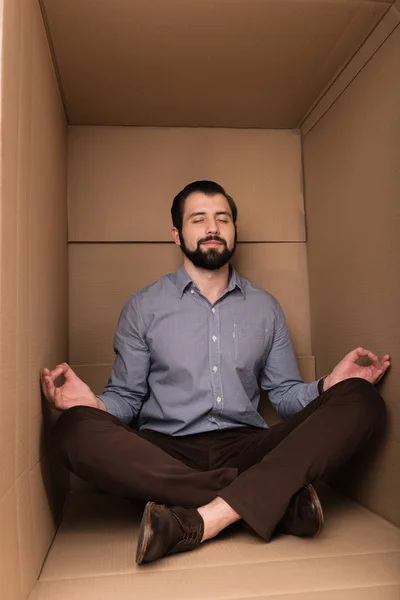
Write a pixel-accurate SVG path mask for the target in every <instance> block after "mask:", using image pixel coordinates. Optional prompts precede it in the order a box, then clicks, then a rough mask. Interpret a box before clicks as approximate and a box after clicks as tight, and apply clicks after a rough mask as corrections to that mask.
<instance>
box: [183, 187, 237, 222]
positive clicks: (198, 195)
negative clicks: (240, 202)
mask: <svg viewBox="0 0 400 600" xmlns="http://www.w3.org/2000/svg"><path fill="white" fill-rule="evenodd" d="M220 211H228V212H229V214H230V215H232V211H231V209H230V206H229V203H228V200H227V199H226V198H225V196H223V195H222V194H215V195H213V196H206V194H203V193H202V192H193V193H192V194H190V196H188V197H187V198H186V200H185V206H184V211H183V216H184V217H189V216H190V215H191V214H192V213H194V212H205V213H211V214H213V213H216V212H220Z"/></svg>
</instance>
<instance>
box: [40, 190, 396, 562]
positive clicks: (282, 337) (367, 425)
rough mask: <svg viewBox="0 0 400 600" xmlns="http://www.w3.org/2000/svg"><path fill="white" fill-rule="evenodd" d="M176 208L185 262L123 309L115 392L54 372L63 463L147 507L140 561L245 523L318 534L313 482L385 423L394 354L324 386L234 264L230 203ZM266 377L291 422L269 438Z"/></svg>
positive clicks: (344, 366) (344, 367)
mask: <svg viewBox="0 0 400 600" xmlns="http://www.w3.org/2000/svg"><path fill="white" fill-rule="evenodd" d="M171 213H172V220H173V228H172V235H173V239H174V241H175V243H176V244H177V245H178V246H180V247H181V249H182V252H183V255H184V256H183V265H182V266H181V267H180V269H179V270H178V271H177V272H176V273H173V274H169V275H166V276H165V277H163V278H162V279H160V280H159V281H157V282H156V283H154V284H152V285H150V286H148V287H147V288H145V289H143V290H141V291H139V292H138V293H136V294H134V295H133V296H132V297H131V298H130V299H129V300H128V301H127V303H126V304H125V306H124V308H123V310H122V313H121V316H120V319H119V323H118V328H117V332H116V335H115V342H114V349H115V353H116V358H115V362H114V365H113V370H112V374H111V378H110V380H109V383H108V385H107V386H106V388H105V390H104V392H103V394H102V395H100V396H98V397H97V396H95V395H94V394H93V392H92V391H91V390H90V389H89V387H88V386H87V385H86V384H84V382H83V381H81V380H80V379H79V378H78V377H77V376H76V375H75V373H74V372H73V371H72V369H71V368H70V367H69V366H68V365H66V364H62V365H58V366H57V367H56V368H55V369H54V370H53V371H50V370H49V369H44V370H43V374H42V382H43V391H44V393H45V395H46V397H47V398H48V400H49V401H50V403H51V404H52V405H53V406H54V407H55V408H57V409H60V410H64V411H65V412H64V414H63V415H61V417H60V419H59V420H58V422H57V424H56V426H55V428H54V435H53V439H54V446H55V449H56V452H57V453H58V455H59V456H60V458H61V460H62V461H63V463H64V464H65V465H66V466H67V467H68V468H69V469H71V470H72V471H73V472H75V473H77V474H78V475H79V476H81V477H83V478H84V479H88V480H91V481H93V482H94V483H96V484H97V485H98V486H99V487H100V488H103V489H105V490H108V491H110V492H113V493H116V494H120V495H123V496H126V497H129V498H133V499H141V500H145V501H148V502H147V505H146V508H145V511H144V514H143V519H142V523H141V527H140V532H139V541H138V547H137V556H136V560H137V562H138V564H141V563H143V562H150V561H153V560H157V559H158V558H161V557H162V556H165V555H167V554H172V553H175V552H180V551H184V550H192V549H194V548H196V547H197V546H199V544H201V543H202V542H204V541H206V540H208V539H211V538H213V537H215V536H216V535H217V534H218V533H219V532H220V531H221V530H222V529H224V528H225V527H227V526H229V525H230V524H232V523H234V522H235V521H237V520H239V519H243V520H244V521H245V522H246V523H247V524H248V525H249V526H250V527H251V528H252V529H253V530H254V531H255V532H257V533H258V534H259V535H260V536H261V537H262V538H263V539H264V540H266V541H267V540H269V539H270V538H271V536H272V534H273V532H274V530H276V529H277V530H278V531H281V532H285V533H289V534H293V535H301V536H313V535H316V534H317V533H319V532H320V531H321V528H322V524H323V513H322V508H321V505H320V503H319V500H318V496H317V494H316V493H315V491H314V489H313V487H312V485H311V483H312V482H313V481H315V480H316V479H317V478H319V477H320V476H322V475H323V473H324V472H325V471H326V469H327V468H329V467H337V466H338V465H340V464H342V463H343V462H344V461H345V460H347V459H348V458H349V457H350V456H351V455H352V454H353V453H354V452H355V451H356V449H358V448H359V447H360V446H361V445H362V444H364V443H365V442H367V441H368V439H369V438H370V437H371V435H372V433H373V432H374V430H375V429H376V427H378V426H379V425H380V424H381V423H382V421H383V418H384V403H383V401H382V399H381V398H380V396H379V395H378V393H377V392H376V390H375V388H374V387H373V385H371V384H374V383H376V382H377V381H378V380H379V379H380V378H381V377H382V376H383V374H384V373H385V371H386V370H387V368H388V367H389V356H388V355H385V356H383V358H382V359H378V357H377V356H375V354H373V353H372V352H371V351H369V350H365V349H363V348H357V349H356V350H353V351H352V352H350V353H349V354H348V355H347V356H345V358H344V359H343V360H342V361H341V362H340V363H339V364H338V365H337V366H336V367H335V368H334V369H333V371H332V372H331V373H330V374H329V375H327V376H326V377H325V378H323V379H322V380H320V381H319V382H313V383H310V384H305V383H303V382H302V380H301V377H300V374H299V372H298V368H297V364H296V359H295V355H294V352H293V348H292V344H291V341H290V336H289V333H288V329H287V326H286V323H285V319H284V316H283V313H282V310H281V308H280V306H279V304H278V302H277V301H276V300H275V298H273V297H272V296H271V295H270V294H268V293H267V292H266V291H264V290H262V289H260V288H258V287H256V286H254V285H252V284H251V283H250V282H248V281H247V280H245V279H243V278H241V277H239V275H238V274H237V273H236V272H235V271H234V270H233V269H232V267H230V265H229V261H230V259H231V257H232V255H233V253H234V251H235V246H236V238H237V232H236V217H237V210H236V206H235V203H234V201H233V200H232V198H231V197H230V196H228V195H227V194H226V193H225V190H224V189H223V188H222V187H221V186H219V185H218V184H216V183H214V182H210V181H198V182H194V183H192V184H189V185H188V186H186V187H185V188H184V189H183V190H182V191H181V192H180V193H179V194H178V195H177V196H176V198H175V199H174V202H173V205H172V210H171ZM360 357H368V358H369V359H370V361H371V364H370V366H368V367H361V366H359V365H358V364H357V363H356V361H357V360H358V359H359V358H360ZM60 375H64V377H65V383H64V385H62V386H61V387H59V388H57V387H55V385H54V382H55V380H56V379H57V377H59V376H60ZM259 382H260V384H261V386H262V388H264V389H265V390H267V392H268V394H269V398H270V400H271V402H272V404H273V405H274V407H275V408H276V410H277V411H278V413H279V414H280V415H281V416H282V417H284V419H285V420H284V421H283V422H282V423H280V424H278V425H275V426H273V427H270V428H268V427H267V425H266V424H265V422H264V421H263V419H262V418H261V416H260V415H259V414H258V412H257V406H258V401H259V387H258V384H259ZM133 419H137V424H138V430H134V429H131V428H130V427H129V426H128V424H129V423H130V422H131V421H132V420H133Z"/></svg>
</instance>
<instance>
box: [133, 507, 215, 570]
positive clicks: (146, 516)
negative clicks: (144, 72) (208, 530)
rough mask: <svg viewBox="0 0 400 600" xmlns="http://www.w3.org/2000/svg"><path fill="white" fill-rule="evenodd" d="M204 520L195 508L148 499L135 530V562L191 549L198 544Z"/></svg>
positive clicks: (150, 560)
mask: <svg viewBox="0 0 400 600" xmlns="http://www.w3.org/2000/svg"><path fill="white" fill-rule="evenodd" d="M203 533H204V522H203V519H202V517H201V515H200V513H199V512H198V511H197V510H196V509H195V508H181V507H180V506H173V507H171V508H167V507H166V506H164V505H163V504H156V503H155V502H148V503H147V504H146V508H145V509H144V513H143V517H142V522H141V524H140V530H139V540H138V545H137V551H136V562H137V564H138V565H141V564H142V563H145V562H152V561H154V560H158V559H159V558H161V557H163V556H167V555H168V554H175V553H176V552H185V551H187V550H194V549H195V548H197V546H199V545H200V542H201V539H202V537H203Z"/></svg>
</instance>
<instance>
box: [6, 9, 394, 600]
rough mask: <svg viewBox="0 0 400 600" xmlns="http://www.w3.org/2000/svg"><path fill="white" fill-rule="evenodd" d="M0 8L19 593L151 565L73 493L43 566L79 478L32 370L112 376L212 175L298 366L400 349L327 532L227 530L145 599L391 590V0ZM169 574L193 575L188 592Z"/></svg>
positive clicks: (383, 593)
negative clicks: (173, 235) (191, 189)
mask: <svg viewBox="0 0 400 600" xmlns="http://www.w3.org/2000/svg"><path fill="white" fill-rule="evenodd" d="M1 10H2V29H1V31H2V33H1V148H2V152H1V170H0V173H1V237H0V251H1V255H0V266H1V269H0V302H1V311H0V327H1V335H0V340H1V342H0V353H1V360H0V378H1V379H0V380H1V384H2V394H1V400H0V402H1V408H2V410H1V417H0V532H1V536H0V586H1V589H2V590H5V596H4V598H5V600H21V599H24V598H27V597H28V596H29V594H30V593H31V598H33V599H36V600H45V599H55V598H57V599H61V598H68V600H71V599H78V598H79V599H80V598H92V597H93V598H95V597H96V598H113V597H118V598H125V597H131V596H129V595H128V594H129V593H130V590H131V589H132V586H133V587H135V586H137V585H138V581H139V580H138V577H142V576H141V575H140V573H139V574H138V573H136V570H135V567H134V566H133V567H132V557H133V542H134V539H135V535H136V533H135V531H136V530H135V525H132V527H133V528H132V537H130V538H129V540H128V537H127V535H126V531H125V524H126V520H125V519H126V518H128V517H127V507H126V506H125V505H123V504H121V505H117V506H116V505H113V504H112V503H111V504H110V503H109V501H108V500H107V499H105V498H102V497H99V496H93V497H91V496H88V495H87V494H86V495H85V494H83V495H82V496H81V497H80V496H79V495H78V496H77V499H74V497H73V500H72V503H71V502H70V503H68V505H67V509H66V512H65V518H64V519H63V522H62V526H61V529H60V531H59V532H58V534H57V536H56V539H55V542H54V543H53V546H52V550H51V553H50V556H49V559H48V560H47V561H46V563H45V568H44V570H43V573H42V577H41V580H40V583H39V584H35V582H36V580H37V578H38V576H39V573H40V571H41V569H42V566H43V563H44V560H45V557H46V553H47V551H48V549H49V547H50V545H51V543H52V540H53V536H54V534H55V531H56V527H57V525H58V523H59V518H60V511H61V507H62V505H63V503H64V500H65V497H66V493H67V491H68V489H69V488H70V481H69V477H68V475H67V474H66V473H64V472H63V471H62V469H60V467H59V466H58V465H54V464H53V463H52V458H51V456H50V455H49V453H48V452H47V451H46V443H45V442H46V432H47V431H48V430H49V428H50V427H51V424H52V422H53V421H54V419H55V418H57V415H56V414H53V413H52V412H51V411H50V410H49V409H48V408H47V406H46V404H45V403H43V399H42V397H41V393H40V387H39V373H40V369H42V368H43V366H53V365H55V364H57V363H59V362H62V361H64V360H68V361H69V362H70V364H71V365H73V367H74V368H75V369H76V371H77V372H78V374H79V375H80V376H81V377H82V378H83V379H85V381H87V383H88V384H89V385H91V387H92V389H93V390H94V391H96V392H100V391H101V390H102V386H103V385H104V383H105V382H106V381H107V378H108V375H109V372H110V368H111V364H112V360H113V352H112V338H113V333H114V330H115V325H116V320H117V318H118V314H119V311H120V309H121V307H122V304H123V302H124V301H125V300H126V298H127V297H128V296H129V295H130V294H131V293H133V292H134V291H136V290H138V289H140V288H141V287H143V286H144V285H146V284H148V283H150V282H152V281H154V280H155V279H157V278H158V277H160V276H162V275H163V274H164V273H166V272H168V271H171V270H174V269H175V268H176V267H177V265H178V264H179V262H180V254H179V251H178V250H177V248H176V247H175V246H174V245H173V244H172V243H171V241H170V233H169V230H170V220H169V210H170V204H171V201H172V198H173V196H174V195H175V193H176V192H177V191H179V189H181V188H182V187H183V186H184V185H186V183H188V182H189V181H191V180H195V179H203V178H206V179H214V180H216V181H218V182H220V183H221V184H222V185H224V187H226V189H227V190H228V191H229V193H231V194H232V196H233V197H234V198H235V200H236V201H237V203H238V207H239V240H240V243H239V246H238V250H237V256H236V258H235V265H236V267H237V268H238V270H239V271H240V272H241V273H242V274H243V275H244V276H245V277H247V278H249V279H250V280H252V281H253V282H254V283H256V284H258V285H260V286H262V287H265V288H266V289H268V290H269V291H270V292H272V293H273V294H274V295H275V296H276V297H277V298H278V299H279V300H280V302H281V304H282V306H283V308H284V310H285V313H286V316H287V320H288V324H289V328H290V331H291V335H292V339H293V343H294V346H295V350H296V354H297V356H298V360H299V366H300V369H301V372H302V374H303V377H304V379H305V380H309V381H311V380H313V379H315V377H316V374H317V375H318V376H321V375H323V374H325V373H326V372H328V371H329V370H330V369H331V368H332V367H333V366H334V364H335V363H336V362H337V361H338V360H339V359H340V358H341V357H342V356H343V355H344V354H345V353H346V352H348V351H349V350H350V349H352V348H353V347H355V346H357V345H364V346H367V347H371V348H372V349H373V350H374V351H376V352H377V353H378V354H383V353H384V352H389V353H390V354H391V356H392V362H393V366H392V369H391V372H390V373H389V374H388V376H387V377H386V378H385V380H384V382H383V383H382V385H381V391H382V394H383V396H384V398H385V400H386V403H387V406H388V427H387V431H386V435H385V439H383V440H380V443H379V446H378V447H376V448H373V449H372V451H371V456H368V460H367V459H366V457H364V460H363V461H361V462H358V463H357V464H356V463H354V464H351V465H349V467H348V469H347V470H346V474H345V475H346V476H345V477H343V478H342V479H341V481H340V482H336V483H337V485H339V484H340V488H341V489H342V491H344V492H345V493H346V494H347V495H349V496H351V497H352V498H353V499H355V500H356V501H357V503H359V504H356V503H351V502H350V501H348V503H346V502H345V503H344V504H343V500H342V499H340V497H335V498H336V500H335V502H333V504H334V505H335V507H336V512H335V510H332V520H331V529H330V530H328V533H327V536H326V538H325V539H324V540H322V541H321V542H319V543H318V544H317V545H315V546H313V547H311V546H307V547H306V546H304V545H301V544H297V541H296V540H295V541H293V540H291V542H288V541H285V540H283V541H280V542H279V543H280V545H277V546H276V549H275V550H273V551H272V555H271V553H270V552H271V551H270V550H268V552H266V550H265V549H264V548H263V546H262V545H261V544H257V543H255V542H254V540H251V539H250V538H249V537H246V535H247V534H245V533H240V535H239V534H238V535H239V538H238V539H237V540H236V539H235V538H233V537H229V535H228V537H226V538H223V539H222V540H221V541H220V542H218V544H219V545H216V546H215V549H214V550H208V554H207V552H206V550H207V549H204V551H203V550H202V552H203V554H202V555H200V557H199V558H198V559H196V560H193V559H191V558H190V557H189V558H182V557H181V563H178V562H177V560H176V559H174V560H172V561H170V562H169V563H167V566H166V567H163V566H161V567H157V568H155V569H148V570H147V571H146V572H147V573H148V574H149V577H148V580H146V581H144V580H143V577H142V579H141V580H140V581H141V583H140V585H141V586H142V587H136V588H135V589H137V590H138V592H137V593H138V595H137V596H136V597H140V598H155V597H159V596H157V595H156V593H155V591H154V590H155V589H158V590H161V589H165V590H168V589H169V590H170V595H169V596H165V597H171V598H188V597H193V598H195V597H196V598H203V597H210V598H211V597H215V598H228V597H229V598H231V597H232V598H248V599H250V598H252V597H257V598H263V597H265V598H267V597H268V598H275V597H278V596H279V598H282V599H283V598H286V597H290V598H292V597H296V598H299V599H300V598H310V599H312V598H314V597H315V598H324V599H325V600H330V599H336V598H349V597H351V598H354V599H357V598H363V599H364V598H365V599H368V598H374V599H375V598H377V597H379V598H387V599H392V600H394V599H395V598H398V597H399V587H398V585H399V583H400V581H399V570H400V569H399V558H398V557H399V554H398V551H399V549H400V545H399V534H398V531H397V529H396V527H395V525H397V526H398V525H399V524H400V513H399V506H400V497H399V496H400V494H399V480H398V472H399V456H400V449H399V427H400V413H399V404H398V401H397V396H398V389H399V385H400V376H399V372H398V369H397V363H398V362H399V360H400V344H399V337H398V332H399V329H400V323H399V320H400V317H399V315H400V310H399V309H400V305H399V302H400V300H399V298H400V278H399V275H398V274H399V266H400V265H399V256H400V247H399V246H400V236H399V224H400V212H399V206H400V205H399V202H398V197H399V192H400V171H399V169H398V165H399V164H400V145H399V141H398V140H399V126H400V78H399V75H398V74H399V72H400V27H399V23H400V5H399V1H397V2H381V1H375V2H369V1H357V2H356V1H351V0H346V1H345V0H343V1H342V0H338V1H331V2H328V1H325V0H308V1H305V0H292V1H286V0H280V1H279V2H277V1H265V2H244V1H242V2H239V1H233V0H218V1H215V2H214V3H208V2H200V1H199V0H193V1H192V0H191V1H190V2H184V1H183V0H176V1H174V2H161V1H155V2H152V3H149V2H144V1H141V2H136V3H132V2H129V1H128V0H114V1H113V3H112V8H111V3H107V2H103V3H98V2H95V1H94V0H88V1H86V2H85V3H84V4H82V3H80V2H78V0H68V2H67V1H66V0H65V1H60V2H56V1H55V0H43V1H42V2H41V3H40V4H39V2H38V1H37V0H3V2H2V7H1ZM266 31H268V32H269V35H265V32H266ZM262 410H263V411H266V414H267V415H268V418H270V416H271V415H270V412H268V408H267V404H265V405H264V406H263V408H262ZM271 418H274V417H273V415H272V416H271ZM91 503H92V504H91ZM93 503H94V506H95V509H94V512H93V514H92V512H91V508H90V507H91V506H93ZM360 505H362V506H364V507H366V508H367V509H369V510H370V511H372V512H373V513H376V514H372V513H370V512H368V510H366V509H365V508H362V506H360ZM96 511H97V512H96ZM96 515H97V516H96ZM106 515H108V517H106ZM113 515H114V516H113ZM335 515H336V516H335ZM377 515H380V517H378V516H377ZM106 518H109V519H110V522H109V525H108V526H107V527H108V533H109V535H108V537H107V539H106V538H104V540H103V541H101V542H99V530H101V527H100V524H103V525H102V526H104V520H105V519H106ZM85 519H86V521H85ZM389 522H390V523H389ZM80 527H81V529H79V528H80ZM335 528H336V529H335ZM106 529H107V528H106ZM79 532H80V533H79ZM330 532H332V533H330ZM74 536H77V537H74ZM79 536H80V537H79ZM124 536H125V537H124ZM240 536H242V537H240ZM105 540H106V541H105ZM124 540H125V541H124ZM103 542H104V544H103ZM102 544H103V545H102ZM254 544H255V545H254ZM96 547H97V553H96ZM77 548H79V551H78V550H77ZM210 548H211V546H210ZM119 552H121V556H120V555H119V554H118V553H119ZM274 552H276V554H274ZM345 555H349V556H348V557H345ZM116 556H117V557H119V556H120V559H118V560H117V559H116V558H115V557H116ZM221 556H225V562H223V564H222V563H221V562H220V560H219V557H221ZM90 557H92V558H93V560H92V559H91V558H90ZM126 557H130V558H129V561H130V562H129V563H127V564H125V563H124V560H125V559H126ZM202 557H203V558H202ZM332 557H334V560H333V558H332ZM182 561H183V562H182ZM185 561H186V562H185ZM324 561H325V562H324ZM240 563H242V566H241V567H240ZM332 564H334V566H333V567H332ZM185 565H186V566H185ZM205 567H207V569H208V570H207V577H208V579H207V581H208V583H207V585H206V587H205V588H203V587H202V585H201V584H204V581H205V578H204V575H203V573H204V568H205ZM177 569H180V570H179V573H180V577H181V575H182V573H183V572H184V570H185V569H187V572H186V575H187V576H186V579H185V578H183V577H181V579H180V580H179V581H180V584H179V586H178V585H177V575H176V570H177ZM198 569H200V570H198ZM287 569H289V570H290V571H291V572H292V573H293V577H292V578H291V581H290V582H289V581H288V580H287V577H286V576H285V573H287ZM150 571H152V573H153V574H152V575H151V576H150ZM316 572H317V577H316V576H315V573H316ZM99 574H100V575H104V574H106V575H107V576H104V577H101V580H102V581H101V585H100V586H99V585H97V586H96V585H94V583H93V580H92V579H91V577H92V576H95V578H97V579H96V581H98V580H99ZM301 574H303V575H301ZM339 574H340V575H339ZM265 580H268V582H269V585H266V584H265ZM193 582H194V583H195V584H194V585H193ZM193 588H195V589H196V590H197V591H196V594H197V595H196V594H195V593H194V591H193ZM348 589H351V592H350V594H351V595H347V591H348ZM199 590H200V591H199ZM346 590H347V591H346ZM371 590H372V591H371ZM374 590H375V591H374ZM157 593H158V592H157ZM101 594H102V595H101ZM286 594H287V595H286ZM294 594H296V596H294Z"/></svg>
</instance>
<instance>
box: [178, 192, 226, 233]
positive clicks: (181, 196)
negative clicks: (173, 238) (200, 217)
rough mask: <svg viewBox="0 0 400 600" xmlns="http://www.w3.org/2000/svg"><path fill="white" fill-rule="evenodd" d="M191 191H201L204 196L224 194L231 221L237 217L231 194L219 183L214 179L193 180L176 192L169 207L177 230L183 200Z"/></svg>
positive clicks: (181, 217)
mask: <svg viewBox="0 0 400 600" xmlns="http://www.w3.org/2000/svg"><path fill="white" fill-rule="evenodd" d="M193 192H201V193H202V194H205V195H206V196H215V195H216V194H222V195H223V196H225V198H226V199H227V201H228V204H229V207H230V209H231V211H232V219H233V222H234V223H236V219H237V207H236V204H235V202H234V200H233V198H231V196H229V195H228V194H227V193H226V192H225V190H224V188H223V187H222V186H221V185H219V184H218V183H215V181H193V183H189V184H188V185H187V186H186V187H184V188H183V190H181V191H180V192H179V194H177V195H176V196H175V198H174V201H173V203H172V207H171V216H172V223H173V224H174V227H176V228H177V230H178V231H181V230H182V221H183V211H184V208H185V200H186V198H187V197H188V196H190V194H193Z"/></svg>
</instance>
